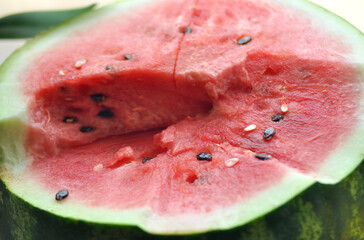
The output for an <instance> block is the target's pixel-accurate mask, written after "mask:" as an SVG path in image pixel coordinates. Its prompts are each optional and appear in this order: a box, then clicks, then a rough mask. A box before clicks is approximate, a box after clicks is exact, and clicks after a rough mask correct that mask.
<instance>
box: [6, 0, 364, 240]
mask: <svg viewBox="0 0 364 240" xmlns="http://www.w3.org/2000/svg"><path fill="white" fill-rule="evenodd" d="M363 56H364V37H363V34H362V33H361V32H359V31H358V30H356V29H355V28H354V27H352V26H351V25H350V24H348V23H347V22H345V21H344V20H342V19H340V18H338V17H336V16H334V15H332V14H331V13H329V12H327V11H325V10H324V9H321V8H319V7H317V6H315V5H312V4H311V3H308V2H305V1H294V2H291V1H286V0H277V1H266V0H264V1H263V0H261V1H260V0H259V1H258V0H257V1H252V0H228V1H226V0H224V1H222V0H213V1H207V0H206V1H204V0H184V1H182V0H177V1H166V0H164V1H163V0H162V1H158V0H153V1H152V0H133V1H125V2H121V3H117V4H113V5H110V6H108V7H105V8H102V9H99V10H96V11H93V12H90V13H87V14H84V15H82V16H81V17H79V18H77V19H74V20H72V21H70V22H67V23H65V24H63V25H62V26H60V27H57V28H55V29H54V30H51V31H49V32H47V33H44V34H42V35H40V36H38V37H36V38H35V39H33V40H32V41H30V42H29V43H27V44H26V45H25V46H24V47H23V48H21V49H20V50H18V51H16V52H15V53H14V54H13V55H12V56H11V57H10V58H9V59H8V60H7V61H6V62H5V63H4V64H3V65H2V67H1V69H0V79H1V83H0V109H1V111H0V132H1V136H0V146H1V156H2V157H1V162H0V164H1V165H0V166H1V172H0V176H1V179H2V181H3V182H4V183H5V185H6V186H7V188H8V189H9V191H10V192H11V193H12V194H15V195H17V196H19V197H20V198H22V199H23V200H24V201H26V202H28V203H30V204H31V205H32V206H34V207H36V208H40V209H42V210H45V211H47V212H49V213H52V214H55V215H58V216H59V217H60V218H71V219H80V220H83V221H87V222H91V223H100V224H116V225H120V226H122V225H135V226H138V227H140V228H142V229H143V230H145V231H147V232H150V233H158V234H191V233H200V232H205V231H211V230H221V229H230V228H233V227H236V226H239V225H242V224H244V223H247V222H249V221H252V220H253V219H256V218H258V217H259V216H262V215H264V214H266V213H268V212H270V211H272V210H273V209H275V208H277V207H279V206H281V205H282V204H284V203H286V202H287V201H288V200H290V199H291V198H293V197H294V196H296V195H297V194H299V193H300V192H302V191H303V190H304V189H306V188H308V187H309V186H311V185H312V184H313V183H315V182H317V181H318V182H320V183H328V184H333V183H336V182H338V181H340V180H341V179H343V178H344V177H346V176H347V175H348V174H349V173H350V172H351V171H353V169H354V168H355V167H357V166H358V165H359V164H360V162H361V160H362V158H363V156H364V136H363V134H362V133H363V132H364V111H363V110H364V95H363V79H364V75H363V73H364V67H363V61H364V60H363ZM60 190H67V193H68V195H67V194H63V195H62V194H61V195H59V194H58V195H57V200H55V195H56V193H59V191H60ZM62 193H64V192H62Z"/></svg>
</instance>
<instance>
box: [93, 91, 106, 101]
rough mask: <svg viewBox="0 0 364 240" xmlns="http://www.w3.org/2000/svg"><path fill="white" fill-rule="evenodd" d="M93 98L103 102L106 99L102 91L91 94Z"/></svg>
mask: <svg viewBox="0 0 364 240" xmlns="http://www.w3.org/2000/svg"><path fill="white" fill-rule="evenodd" d="M91 99H92V100H94V101H95V102H102V101H104V100H105V95H104V94H102V93H95V94H92V95H91Z"/></svg>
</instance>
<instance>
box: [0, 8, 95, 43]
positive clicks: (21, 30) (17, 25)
mask: <svg viewBox="0 0 364 240" xmlns="http://www.w3.org/2000/svg"><path fill="white" fill-rule="evenodd" d="M95 6H96V4H92V5H90V6H88V7H84V8H77V9H72V10H60V11H38V12H26V13H19V14H13V15H9V16H6V17H3V18H0V39H1V38H3V39H4V38H31V37H34V36H36V35H37V34H39V33H41V32H43V31H45V30H47V29H49V28H51V27H53V26H56V25H59V24H60V23H62V22H64V21H66V20H68V19H71V18H73V17H75V16H77V15H79V14H81V13H84V12H87V11H90V10H92V9H93V8H94V7H95Z"/></svg>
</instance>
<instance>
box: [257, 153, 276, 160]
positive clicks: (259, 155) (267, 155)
mask: <svg viewBox="0 0 364 240" xmlns="http://www.w3.org/2000/svg"><path fill="white" fill-rule="evenodd" d="M255 157H256V158H258V159H260V160H267V159H271V158H272V156H271V155H269V154H266V153H261V154H255Z"/></svg>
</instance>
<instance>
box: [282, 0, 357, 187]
mask: <svg viewBox="0 0 364 240" xmlns="http://www.w3.org/2000/svg"><path fill="white" fill-rule="evenodd" d="M277 1H278V2H281V3H283V4H286V5H289V6H290V7H294V8H296V9H299V10H300V11H304V12H305V13H306V14H307V15H308V16H311V19H313V20H315V19H317V20H318V21H319V24H320V25H324V26H325V27H324V29H326V30H327V31H328V32H330V31H331V33H332V34H334V36H338V37H339V38H340V41H342V42H344V43H346V44H347V45H348V46H351V47H352V49H353V50H352V53H353V54H351V55H349V56H346V59H347V60H350V62H349V63H350V64H353V67H355V68H356V69H357V70H358V72H360V73H361V89H362V91H361V92H362V94H361V95H362V96H361V99H360V107H359V108H360V109H359V114H358V116H357V120H356V121H357V123H356V126H355V127H353V130H352V133H351V134H350V136H349V137H348V138H347V139H344V140H342V141H341V143H340V144H339V146H337V147H336V149H335V150H334V151H333V152H332V153H331V154H330V155H329V157H328V158H327V160H326V161H325V162H324V164H323V165H322V166H321V168H320V169H319V171H317V172H316V173H315V174H313V177H314V178H315V179H316V180H317V181H318V182H320V183H325V184H335V183H337V182H339V181H341V180H342V179H344V178H345V177H346V176H347V175H349V173H351V172H352V171H353V170H354V169H355V168H356V167H357V166H358V165H359V164H360V163H361V162H362V160H363V159H364V135H363V132H364V34H363V33H362V32H361V31H360V30H359V29H357V28H356V27H355V26H353V25H352V24H351V23H349V22H348V21H346V20H345V19H343V18H341V17H340V16H338V15H336V14H334V13H332V12H330V11H329V10H327V9H325V8H323V7H321V6H319V5H317V4H315V3H312V2H308V1H305V0H297V1H290V0H277Z"/></svg>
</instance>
